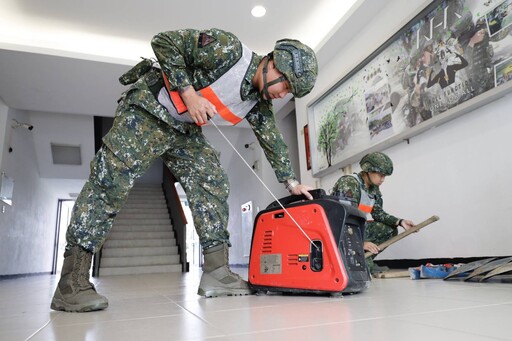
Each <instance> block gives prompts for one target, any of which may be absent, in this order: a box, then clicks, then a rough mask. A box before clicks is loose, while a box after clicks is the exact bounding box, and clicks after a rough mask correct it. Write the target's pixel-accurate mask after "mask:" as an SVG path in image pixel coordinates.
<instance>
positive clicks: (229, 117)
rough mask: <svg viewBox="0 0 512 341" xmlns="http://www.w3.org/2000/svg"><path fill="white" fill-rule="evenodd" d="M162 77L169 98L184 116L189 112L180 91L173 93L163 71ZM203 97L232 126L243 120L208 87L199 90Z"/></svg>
mask: <svg viewBox="0 0 512 341" xmlns="http://www.w3.org/2000/svg"><path fill="white" fill-rule="evenodd" d="M162 75H163V78H164V83H165V87H166V88H167V92H168V93H169V96H170V97H171V100H172V102H173V103H174V105H175V106H176V110H177V111H178V114H183V113H184V112H186V111H187V107H186V105H185V103H183V100H182V99H181V96H180V94H179V93H178V91H171V86H170V84H169V80H168V79H167V76H166V74H165V73H164V72H163V71H162ZM199 92H200V93H201V95H202V96H203V97H204V98H206V99H207V100H209V101H210V103H212V104H213V105H214V106H215V108H216V109H217V113H218V114H219V115H220V116H221V117H222V118H223V119H224V120H226V121H228V122H230V123H231V124H233V125H235V124H237V123H239V122H240V121H241V120H242V119H241V118H240V117H238V116H236V115H235V114H234V113H233V112H231V110H229V108H228V107H227V106H225V105H224V103H222V101H221V100H220V98H219V97H218V96H217V95H216V94H215V92H213V90H212V89H211V87H209V86H208V87H206V88H204V89H201V90H199Z"/></svg>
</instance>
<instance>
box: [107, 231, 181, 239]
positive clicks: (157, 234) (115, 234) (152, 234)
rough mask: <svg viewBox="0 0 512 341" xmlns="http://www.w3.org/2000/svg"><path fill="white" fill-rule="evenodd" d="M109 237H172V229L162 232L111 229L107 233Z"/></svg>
mask: <svg viewBox="0 0 512 341" xmlns="http://www.w3.org/2000/svg"><path fill="white" fill-rule="evenodd" d="M109 238H110V239H118V240H123V239H174V233H172V231H162V232H117V231H114V230H112V232H110V235H109Z"/></svg>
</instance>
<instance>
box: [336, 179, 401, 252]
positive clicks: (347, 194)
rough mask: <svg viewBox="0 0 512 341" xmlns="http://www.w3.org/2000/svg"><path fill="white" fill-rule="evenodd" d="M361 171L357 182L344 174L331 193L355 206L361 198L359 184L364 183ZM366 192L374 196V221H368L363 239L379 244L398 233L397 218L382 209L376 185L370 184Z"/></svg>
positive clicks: (380, 194) (381, 201)
mask: <svg viewBox="0 0 512 341" xmlns="http://www.w3.org/2000/svg"><path fill="white" fill-rule="evenodd" d="M362 174H363V173H362V172H361V173H359V174H357V177H358V178H359V181H361V183H360V182H358V181H357V180H356V179H355V178H354V177H353V176H350V175H344V176H342V177H340V178H339V179H338V181H336V183H335V184H334V187H333V189H332V191H331V192H332V194H333V195H337V196H339V197H340V198H344V199H346V200H348V201H350V202H352V203H353V205H354V206H355V207H357V206H358V205H359V201H360V200H361V184H362V183H364V181H363V178H362ZM366 192H367V193H368V194H369V195H370V196H373V197H374V198H375V205H374V206H373V210H372V212H371V214H372V217H373V219H374V222H369V223H368V226H367V228H366V230H365V241H371V242H373V243H375V244H377V245H378V244H381V243H382V242H384V241H386V240H388V239H389V238H391V237H393V236H395V235H396V234H397V233H398V229H397V227H396V224H397V222H398V220H399V218H397V217H395V216H393V215H391V214H389V213H387V212H385V211H384V209H383V200H382V193H381V192H380V190H379V187H378V186H375V185H370V187H369V188H367V189H366Z"/></svg>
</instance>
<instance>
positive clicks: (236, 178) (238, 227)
mask: <svg viewBox="0 0 512 341" xmlns="http://www.w3.org/2000/svg"><path fill="white" fill-rule="evenodd" d="M278 124H282V125H286V122H278ZM220 129H221V131H222V133H223V134H224V135H225V136H226V137H227V138H228V140H229V141H230V142H231V143H232V144H233V146H234V147H235V148H236V150H237V151H238V152H239V153H240V155H241V156H242V157H243V158H244V160H245V161H246V162H247V163H248V164H249V166H251V167H252V166H253V164H254V162H255V161H256V160H258V162H257V163H258V165H259V166H258V167H257V169H255V173H256V174H257V175H258V176H259V177H260V178H261V179H262V180H263V182H264V183H265V185H266V186H267V187H268V188H269V189H270V190H271V191H272V193H273V194H274V195H275V196H276V197H277V198H281V197H284V196H287V195H288V192H287V191H286V190H285V189H284V186H283V185H282V184H280V183H279V182H278V181H277V179H276V176H275V173H274V171H273V170H272V167H270V164H269V163H268V161H267V160H266V159H265V156H264V154H263V151H262V149H261V147H259V145H258V143H257V142H256V137H255V136H254V133H253V132H252V130H251V129H249V128H240V129H233V128H222V127H221V128H220ZM287 129H295V127H288V128H287ZM203 131H204V134H205V135H206V137H207V138H208V140H209V141H210V142H211V144H212V145H213V146H214V147H215V148H216V149H217V150H219V151H221V155H220V159H221V163H222V166H223V168H224V169H225V171H226V172H227V174H228V177H229V183H230V189H231V190H230V194H229V198H228V204H229V223H228V230H229V233H230V241H231V244H232V248H231V249H230V263H231V264H248V262H249V258H248V257H247V256H245V255H248V253H247V251H248V250H244V247H246V246H247V245H250V239H251V238H252V230H251V232H250V234H246V235H244V231H243V230H242V215H241V205H242V204H245V203H246V202H248V201H252V203H253V208H254V211H253V217H256V214H257V213H258V212H259V211H260V210H264V209H265V208H266V207H267V206H268V205H269V204H270V203H271V202H272V201H273V200H274V199H273V198H272V195H271V194H269V193H268V191H267V190H266V189H265V187H264V186H263V185H262V184H261V183H260V181H259V180H258V178H257V177H256V176H255V175H254V174H253V173H252V171H251V170H250V169H249V168H248V167H247V165H246V164H245V163H244V162H243V161H242V160H241V158H240V156H238V155H237V154H236V152H235V151H234V150H233V149H232V148H231V147H230V146H229V144H228V143H227V142H226V140H225V139H224V138H223V137H222V135H221V134H220V133H219V132H218V131H217V129H215V128H213V127H206V128H203ZM253 142H255V143H254V144H253V146H254V149H253V148H245V145H246V144H250V143H253ZM293 157H294V158H295V160H296V159H297V156H296V155H294V156H293ZM246 232H248V231H246ZM248 233H249V232H248ZM247 238H248V239H247ZM248 240H249V243H248Z"/></svg>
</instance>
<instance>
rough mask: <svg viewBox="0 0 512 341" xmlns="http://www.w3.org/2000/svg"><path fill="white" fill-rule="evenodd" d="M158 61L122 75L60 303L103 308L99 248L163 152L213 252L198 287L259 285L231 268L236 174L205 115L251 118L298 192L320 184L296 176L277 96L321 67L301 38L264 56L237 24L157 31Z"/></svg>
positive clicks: (71, 237) (207, 250)
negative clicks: (95, 260) (95, 269)
mask: <svg viewBox="0 0 512 341" xmlns="http://www.w3.org/2000/svg"><path fill="white" fill-rule="evenodd" d="M151 44H152V47H153V51H154V53H155V55H156V59H157V61H158V63H153V62H152V61H151V60H149V59H145V60H143V61H142V62H140V63H139V64H137V65H136V66H135V67H134V68H132V69H131V70H130V71H128V72H127V73H126V74H124V75H123V76H121V78H120V82H121V83H122V84H125V85H128V84H131V87H130V88H129V89H128V90H127V91H126V92H124V93H123V95H122V96H121V98H120V99H119V101H118V103H119V106H118V109H117V111H116V115H115V120H114V124H113V127H112V129H111V130H110V131H109V133H108V134H107V135H106V136H105V137H104V138H103V142H104V144H103V146H102V147H101V149H100V150H99V151H98V153H97V154H96V156H95V158H94V160H93V161H92V162H91V175H90V177H89V180H88V181H87V182H86V184H85V186H84V188H83V189H82V191H81V193H80V195H79V197H78V198H77V201H76V203H75V206H74V209H73V215H72V218H71V222H70V225H69V227H68V231H67V235H66V237H67V246H66V251H65V254H64V257H65V259H64V265H63V269H62V274H61V279H60V281H59V284H58V286H57V288H56V291H55V295H54V298H53V300H52V304H51V308H52V309H54V310H64V311H80V312H81V311H91V310H101V309H105V308H106V307H107V306H108V301H107V299H106V298H105V297H104V296H102V295H99V294H98V293H97V292H96V290H95V288H94V286H93V285H92V284H91V283H90V281H89V269H90V265H91V258H92V255H93V253H95V252H97V251H98V250H99V249H100V248H101V246H102V245H103V242H104V241H105V239H106V237H107V235H108V233H109V231H110V229H111V227H112V223H113V221H114V219H115V217H116V215H117V214H118V212H119V210H120V209H121V207H122V206H123V204H124V202H125V200H126V198H127V196H128V193H129V191H130V189H131V188H132V186H133V184H134V180H135V179H136V178H138V177H140V176H141V175H142V174H143V173H144V172H145V171H146V170H147V169H148V167H149V166H150V165H151V164H152V162H153V161H154V160H155V159H156V158H162V160H163V161H164V163H165V165H166V166H167V167H168V168H169V169H170V171H171V172H172V174H173V175H174V176H175V177H176V179H177V180H178V181H179V182H180V184H181V185H182V186H183V188H184V189H185V192H186V194H187V198H188V201H189V203H190V208H191V211H192V214H193V217H194V225H195V227H196V230H197V233H198V235H199V238H200V241H201V246H202V248H203V254H204V265H203V275H202V277H201V283H200V285H199V290H198V294H200V295H203V296H206V297H212V296H225V295H247V294H251V293H252V290H251V289H250V288H249V286H248V284H247V282H245V281H244V280H242V279H241V278H240V277H239V276H238V275H236V274H234V273H233V272H231V270H230V269H229V262H228V254H229V252H228V248H229V246H230V243H229V233H228V230H227V224H228V212H229V209H228V204H227V200H228V195H229V184H228V179H227V175H226V173H225V172H224V170H223V169H222V167H221V164H220V161H219V154H218V152H217V151H215V150H214V148H213V147H212V146H211V145H210V143H209V142H208V141H207V140H206V138H205V136H204V135H203V133H202V131H201V125H203V124H208V123H209V122H208V121H209V120H212V121H214V122H215V123H216V125H221V124H228V125H229V124H231V125H234V124H236V123H238V122H240V121H241V120H242V119H246V120H247V121H248V123H249V125H250V126H251V128H252V129H253V131H254V134H255V135H256V137H257V139H258V142H259V144H260V145H261V147H262V148H263V150H264V152H265V155H266V157H267V159H268V161H269V162H270V164H271V165H272V167H273V169H274V170H275V173H276V176H277V178H278V180H279V181H280V182H282V183H284V185H285V187H286V188H287V189H288V190H289V192H290V193H292V194H297V195H300V194H304V195H306V197H308V198H310V199H311V195H310V194H309V193H308V190H310V189H311V187H309V186H306V185H302V184H299V182H298V181H297V180H295V174H294V172H293V170H292V167H291V164H290V161H289V158H288V150H287V147H286V145H285V143H284V141H283V139H282V136H281V133H280V132H279V131H278V129H277V127H276V122H275V118H274V115H273V110H272V101H271V100H272V99H275V98H282V97H284V96H285V95H286V94H287V93H289V92H291V93H292V94H293V95H294V96H296V97H302V96H304V95H306V94H308V93H309V92H310V91H311V90H312V88H313V86H314V83H315V80H316V75H317V73H318V66H317V61H316V56H315V54H314V52H313V50H311V48H309V47H308V46H306V45H304V44H302V43H300V42H299V41H297V40H291V39H283V40H279V41H277V42H276V44H275V47H274V50H273V52H271V53H269V54H268V55H267V56H259V55H257V54H255V53H253V52H252V51H251V50H249V49H248V48H247V47H246V46H245V45H244V44H242V43H241V42H240V41H239V40H238V39H237V38H236V37H235V36H234V35H233V34H231V33H229V32H225V31H222V30H219V29H211V30H205V31H199V30H193V29H187V30H177V31H169V32H163V33H160V34H157V35H156V36H155V37H154V38H153V40H152V42H151Z"/></svg>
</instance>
